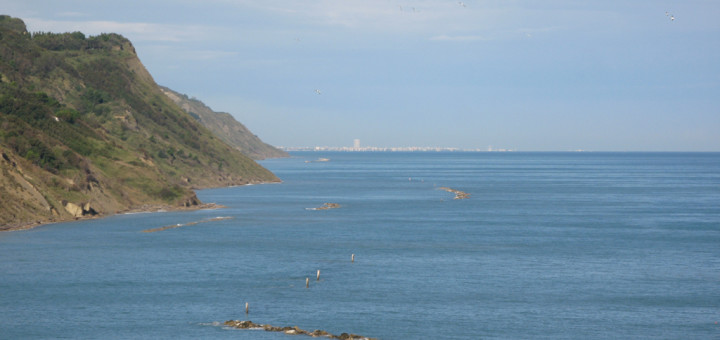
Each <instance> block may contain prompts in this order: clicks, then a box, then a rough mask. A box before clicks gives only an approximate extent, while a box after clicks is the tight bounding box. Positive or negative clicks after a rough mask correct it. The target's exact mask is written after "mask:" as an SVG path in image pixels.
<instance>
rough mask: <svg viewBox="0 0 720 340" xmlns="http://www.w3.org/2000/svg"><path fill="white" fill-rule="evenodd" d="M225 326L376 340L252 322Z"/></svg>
mask: <svg viewBox="0 0 720 340" xmlns="http://www.w3.org/2000/svg"><path fill="white" fill-rule="evenodd" d="M225 326H229V327H233V328H238V329H264V330H266V331H268V332H283V333H285V334H292V335H298V334H304V335H308V336H312V337H320V336H324V337H328V338H330V339H343V340H345V339H348V340H354V339H357V340H361V339H363V340H364V339H367V340H372V339H375V338H368V337H364V336H362V335H357V334H348V333H342V334H340V335H334V334H331V333H328V332H326V331H323V330H319V329H316V330H314V331H312V332H308V331H306V330H304V329H300V328H298V327H297V326H295V327H289V326H286V327H276V326H272V325H263V324H259V323H254V322H252V321H240V320H228V321H225Z"/></svg>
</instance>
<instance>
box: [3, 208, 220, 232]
mask: <svg viewBox="0 0 720 340" xmlns="http://www.w3.org/2000/svg"><path fill="white" fill-rule="evenodd" d="M223 208H226V206H224V205H222V204H217V203H201V204H198V205H194V206H189V207H185V206H171V205H149V204H148V205H142V206H140V207H135V208H130V209H126V210H120V211H117V212H114V213H106V214H97V215H94V216H91V215H88V216H83V217H70V218H67V219H58V220H52V221H33V222H27V223H18V224H15V225H9V226H2V227H0V233H3V232H13V231H23V230H30V229H34V228H37V227H40V226H44V225H50V224H56V223H67V222H75V221H86V220H95V219H102V218H106V217H110V216H115V215H123V214H140V213H154V212H171V211H195V210H214V209H223Z"/></svg>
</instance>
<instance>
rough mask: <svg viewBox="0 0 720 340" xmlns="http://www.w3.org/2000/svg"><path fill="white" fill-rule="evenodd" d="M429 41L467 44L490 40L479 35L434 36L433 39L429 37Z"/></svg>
mask: <svg viewBox="0 0 720 340" xmlns="http://www.w3.org/2000/svg"><path fill="white" fill-rule="evenodd" d="M430 40H434V41H460V42H468V41H481V40H490V39H487V38H485V37H483V36H480V35H455V36H449V35H445V34H443V35H436V36H434V37H431V38H430Z"/></svg>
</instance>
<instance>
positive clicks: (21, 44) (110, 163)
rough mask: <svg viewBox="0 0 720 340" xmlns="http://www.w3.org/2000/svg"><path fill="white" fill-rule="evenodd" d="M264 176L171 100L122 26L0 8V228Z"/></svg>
mask: <svg viewBox="0 0 720 340" xmlns="http://www.w3.org/2000/svg"><path fill="white" fill-rule="evenodd" d="M273 181H279V179H278V178H277V177H276V176H275V175H273V174H272V173H271V172H269V171H268V170H266V169H264V168H263V167H261V166H260V165H258V164H257V163H256V162H255V161H253V160H252V159H250V158H249V157H247V156H245V155H243V154H242V153H241V152H240V151H238V150H237V149H236V148H235V147H231V146H229V145H228V144H226V143H225V142H223V141H222V140H221V139H220V138H218V137H216V136H214V135H213V134H212V133H211V132H210V131H209V130H208V129H207V128H206V127H205V126H203V125H202V124H200V123H199V122H198V121H196V120H195V119H194V118H193V117H192V116H190V115H189V114H188V113H187V112H185V111H183V110H182V109H181V108H180V107H178V105H176V104H175V103H174V102H173V101H171V100H170V99H169V98H168V97H167V96H166V95H165V94H164V93H163V92H162V91H161V90H160V89H159V87H158V85H157V84H156V83H155V81H154V80H153V78H152V76H151V75H150V74H149V73H148V72H147V70H146V69H145V67H144V66H143V65H142V63H141V62H140V60H139V59H138V57H137V55H136V54H135V49H134V48H133V46H132V44H131V43H130V41H128V40H127V39H125V38H124V37H122V36H120V35H117V34H102V35H99V36H90V37H86V36H85V35H84V34H83V33H80V32H74V33H63V34H55V33H34V34H30V33H28V32H27V30H26V27H25V24H24V23H23V22H22V21H21V20H20V19H16V18H11V17H8V16H0V230H3V229H12V228H17V227H20V226H26V225H30V224H40V223H47V222H53V221H65V220H70V219H74V218H81V217H88V216H97V215H105V214H112V213H117V212H121V211H125V210H130V209H148V208H153V207H183V206H196V205H198V204H200V202H199V200H198V199H197V197H196V196H195V193H194V192H193V190H192V189H195V188H209V187H221V186H229V185H241V184H247V183H258V182H273Z"/></svg>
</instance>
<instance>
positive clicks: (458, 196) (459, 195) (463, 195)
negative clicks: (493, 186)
mask: <svg viewBox="0 0 720 340" xmlns="http://www.w3.org/2000/svg"><path fill="white" fill-rule="evenodd" d="M440 190H445V191H447V192H452V193H453V194H455V199H456V200H463V199H466V198H469V197H470V194H468V193H467V192H463V191H460V190H455V189H452V188H448V187H441V188H440Z"/></svg>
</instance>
